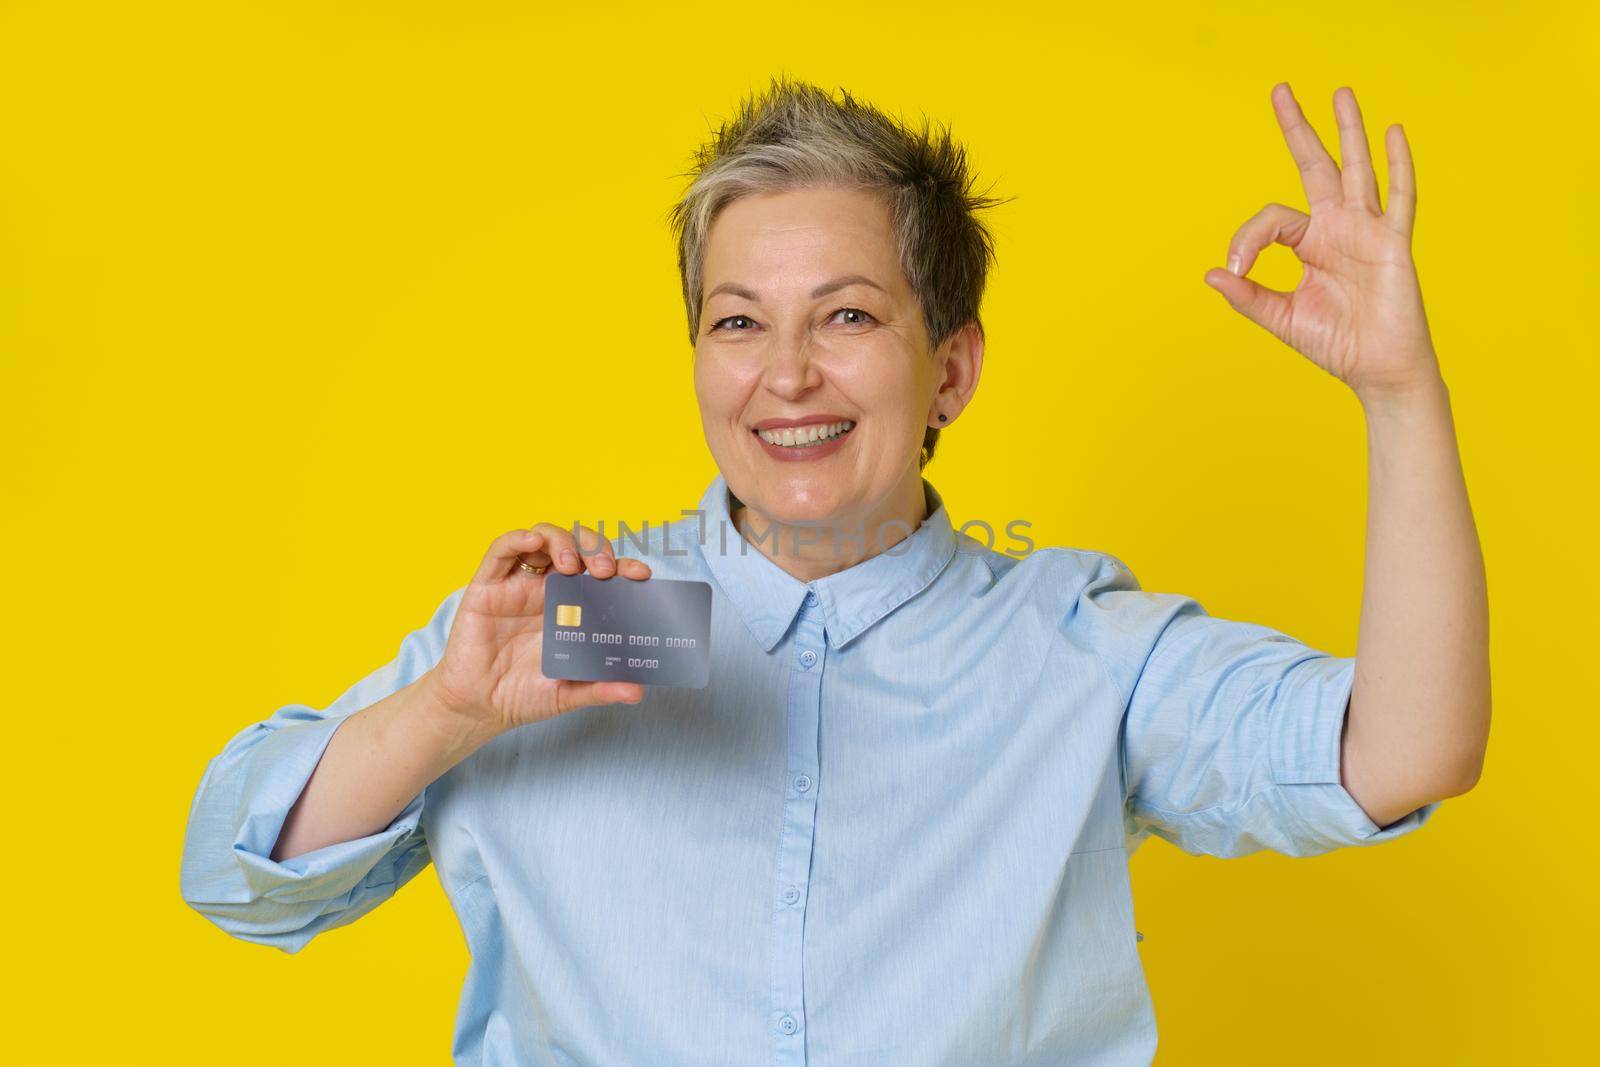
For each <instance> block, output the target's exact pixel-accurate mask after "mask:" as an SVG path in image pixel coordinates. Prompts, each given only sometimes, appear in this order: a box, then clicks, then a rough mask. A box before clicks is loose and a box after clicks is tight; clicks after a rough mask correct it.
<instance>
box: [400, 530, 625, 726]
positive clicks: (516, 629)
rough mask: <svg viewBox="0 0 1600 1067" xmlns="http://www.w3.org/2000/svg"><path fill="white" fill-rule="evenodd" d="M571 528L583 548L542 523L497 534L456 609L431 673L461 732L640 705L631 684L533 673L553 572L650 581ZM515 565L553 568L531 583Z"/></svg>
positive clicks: (600, 542) (594, 537) (605, 544)
mask: <svg viewBox="0 0 1600 1067" xmlns="http://www.w3.org/2000/svg"><path fill="white" fill-rule="evenodd" d="M576 530H577V532H578V534H579V535H581V540H580V539H579V538H575V537H574V536H573V530H564V529H562V528H561V527H559V526H556V525H554V524H552V523H548V522H541V523H539V524H538V525H537V526H534V527H532V528H531V529H527V530H511V531H509V532H507V533H504V534H501V535H500V536H499V537H497V538H495V539H494V542H493V543H492V544H490V545H489V551H488V552H487V553H485V554H484V557H483V562H482V563H480V564H479V565H478V571H477V573H476V574H474V575H473V576H472V581H471V582H470V583H469V584H468V585H467V588H466V592H465V593H463V594H462V597H461V602H460V604H459V605H458V606H457V608H456V615H455V619H454V621H453V622H452V623H451V625H450V636H449V638H448V639H447V640H446V642H445V650H444V654H443V655H442V656H441V657H440V659H439V662H438V663H437V664H435V665H434V667H433V668H432V670H430V671H429V676H430V680H431V683H432V690H433V694H434V697H435V698H436V700H437V701H438V702H439V703H440V704H441V705H442V706H443V707H444V708H446V709H447V710H448V711H450V712H452V713H454V714H455V715H456V716H459V717H461V718H462V719H464V720H466V722H467V723H468V725H470V726H472V727H474V728H483V729H486V730H487V731H488V732H490V733H495V734H498V733H500V732H503V731H505V730H509V729H511V728H513V727H516V726H521V725H523V724H525V723H532V722H540V721H542V720H544V719H550V718H554V717H555V716H557V715H561V714H564V713H566V712H569V711H573V710H576V709H577V708H583V707H588V706H590V705H593V704H637V703H638V702H639V701H641V700H643V699H644V686H643V685H640V684H639V683H638V682H574V681H567V680H558V679H554V678H546V677H545V676H544V672H543V670H541V669H540V656H541V654H542V652H543V646H544V587H545V578H546V577H548V576H549V574H550V573H551V572H553V571H560V572H561V573H562V574H577V573H579V572H580V571H585V570H586V571H588V573H589V574H591V575H593V576H594V577H595V578H601V579H610V578H614V577H617V576H621V577H623V578H626V579H629V580H633V581H642V580H643V579H645V578H648V577H650V565H649V564H647V563H645V562H644V561H643V560H639V559H617V558H616V556H615V554H614V553H613V552H612V550H611V542H610V540H609V539H607V538H605V537H602V536H600V535H599V534H598V533H596V532H595V531H594V530H592V529H590V528H589V527H587V526H578V527H577V528H576ZM586 545H587V546H589V547H588V548H585V547H584V546H586ZM518 560H526V561H527V562H528V563H529V564H530V565H531V566H535V567H539V566H548V567H549V568H550V570H547V571H546V572H545V573H544V574H539V575H536V574H533V573H531V572H529V571H527V570H524V569H523V568H521V567H519V566H517V562H518Z"/></svg>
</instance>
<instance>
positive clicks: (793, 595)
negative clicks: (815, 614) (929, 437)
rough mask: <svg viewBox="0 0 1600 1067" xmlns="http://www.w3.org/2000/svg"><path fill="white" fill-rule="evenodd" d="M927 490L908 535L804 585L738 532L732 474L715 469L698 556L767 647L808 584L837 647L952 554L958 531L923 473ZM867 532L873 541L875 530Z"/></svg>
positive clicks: (924, 583) (923, 584) (906, 596)
mask: <svg viewBox="0 0 1600 1067" xmlns="http://www.w3.org/2000/svg"><path fill="white" fill-rule="evenodd" d="M922 489H923V493H924V494H925V497H926V500H927V504H928V517H927V518H926V519H924V520H923V521H922V525H920V526H919V527H917V529H916V530H914V531H913V532H912V533H911V536H909V537H907V538H904V539H903V540H901V541H899V542H897V543H896V544H894V545H892V546H891V547H890V548H889V549H888V550H887V551H882V552H879V553H878V554H877V555H875V556H872V557H870V558H868V559H866V560H863V561H862V562H860V563H857V564H856V565H854V566H853V567H847V568H845V569H844V570H842V571H837V572H835V573H833V574H830V575H827V576H826V577H823V578H818V579H816V580H814V581H812V582H810V583H806V582H802V581H800V580H799V579H797V578H795V577H794V576H793V575H791V574H789V573H788V572H787V571H785V570H784V569H783V568H782V567H779V566H778V565H777V564H776V563H774V562H772V560H770V559H768V558H767V557H766V556H765V555H764V554H763V553H762V551H761V549H760V548H758V547H756V546H755V545H753V544H751V543H750V542H748V541H746V540H745V539H744V536H743V535H742V534H740V533H739V530H738V528H737V527H735V526H734V524H733V518H732V513H731V494H730V493H729V491H728V483H727V480H726V479H725V478H724V477H723V476H722V475H721V474H718V475H717V476H716V477H715V478H713V479H712V481H711V485H710V486H709V487H708V488H707V489H706V491H705V495H704V496H702V497H701V498H700V514H701V515H702V516H703V523H704V525H703V526H702V528H701V536H700V538H699V550H700V554H701V556H702V557H703V558H704V559H705V562H706V567H707V568H708V569H709V570H710V572H711V575H712V577H713V578H715V579H716V582H717V585H718V586H719V587H720V588H721V589H722V592H723V593H724V594H725V595H726V596H727V597H728V599H729V600H730V601H732V602H733V605H734V607H735V608H737V609H738V612H739V615H740V617H741V618H743V620H744V624H745V626H746V627H748V628H749V630H750V632H751V633H752V634H753V635H754V636H755V639H756V640H757V641H758V642H759V643H760V644H761V647H762V648H763V649H764V650H765V651H767V652H771V651H772V650H773V648H775V647H776V646H777V644H778V642H779V641H781V640H782V639H783V635H784V634H785V633H787V632H788V631H789V627H790V625H791V624H792V623H793V622H794V618H795V615H796V614H797V613H798V612H799V611H800V607H801V605H802V604H803V603H804V602H805V597H806V592H807V591H808V590H815V591H816V594H817V604H818V606H819V607H820V608H821V609H822V618H823V624H824V626H825V628H826V629H827V635H828V643H829V644H830V645H832V646H833V647H835V648H838V647H840V646H842V645H845V644H847V643H849V642H850V641H853V640H854V639H855V638H856V637H858V636H860V635H861V634H862V633H863V632H864V631H865V630H866V629H867V628H868V627H870V626H871V625H872V624H873V623H875V622H877V621H878V620H879V619H881V618H883V617H884V616H885V615H887V614H889V612H891V611H893V610H894V609H895V608H897V607H899V606H900V605H901V604H903V603H905V602H906V601H907V600H910V599H911V598H912V597H913V596H916V595H917V594H918V593H920V592H921V591H922V590H923V589H926V588H927V587H928V585H929V584H931V583H932V582H933V580H934V579H935V578H937V577H938V576H939V573H940V572H941V571H942V570H944V567H945V565H946V564H947V563H949V562H950V557H951V556H953V555H954V554H955V545H956V543H955V533H954V531H953V530H952V529H951V526H950V515H949V513H948V512H947V511H946V510H945V506H944V500H943V498H942V497H940V496H939V493H938V492H937V491H936V490H935V489H934V488H933V486H932V485H930V484H929V483H928V481H927V480H926V479H923V482H922ZM867 536H868V538H869V542H870V539H871V538H872V534H871V532H870V531H869V533H868V535H867Z"/></svg>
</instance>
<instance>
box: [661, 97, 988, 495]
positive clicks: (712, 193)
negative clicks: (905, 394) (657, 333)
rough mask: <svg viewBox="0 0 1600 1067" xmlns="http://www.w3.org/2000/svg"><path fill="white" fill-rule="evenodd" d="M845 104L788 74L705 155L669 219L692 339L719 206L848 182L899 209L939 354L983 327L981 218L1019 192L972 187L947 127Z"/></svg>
mask: <svg viewBox="0 0 1600 1067" xmlns="http://www.w3.org/2000/svg"><path fill="white" fill-rule="evenodd" d="M839 93H840V99H838V100H835V99H834V98H833V96H832V95H831V94H830V93H828V92H826V91H824V90H823V89H821V88H818V87H817V86H815V85H811V84H808V83H806V82H803V81H799V80H796V79H791V78H789V77H787V76H785V75H782V74H779V75H777V76H775V77H773V79H772V83H771V85H770V86H769V87H768V88H767V90H766V91H765V93H762V94H758V95H756V96H754V97H750V98H746V99H745V100H744V101H743V102H742V103H741V104H740V105H739V109H738V113H737V114H736V115H735V116H734V118H733V119H731V120H730V121H727V122H724V123H723V124H722V126H721V127H720V128H719V129H718V130H717V131H716V133H715V135H714V136H713V137H712V138H711V140H709V141H708V142H706V143H705V144H703V145H701V146H700V148H698V149H697V150H696V151H695V154H694V167H693V168H692V169H691V170H689V171H686V172H683V173H682V174H680V175H679V177H689V178H692V179H693V180H692V181H691V183H690V185H689V187H688V189H686V190H685V191H684V194H683V196H682V198H681V199H680V200H679V201H678V203H677V204H676V205H674V206H673V208H672V211H671V213H670V215H669V223H670V225H671V228H672V232H673V235H674V237H675V238H676V240H677V244H678V272H679V274H680V275H681V278H682V282H683V300H684V305H685V307H686V309H687V310H688V313H689V343H690V344H691V345H692V344H694V343H695V339H696V338H697V337H698V336H699V333H700V310H701V302H702V294H703V291H704V281H703V279H702V266H703V264H704V262H705V247H706V237H707V234H708V233H709V232H710V230H711V224H712V222H713V221H714V220H715V219H716V217H717V215H718V213H719V212H720V211H721V210H722V209H723V208H725V207H726V206H727V205H728V204H730V203H732V202H733V201H734V200H737V199H738V198H739V197H742V196H748V195H752V194H757V193H771V192H783V191H788V190H792V189H797V188H805V187H810V186H821V185H838V186H844V187H846V188H861V189H872V190H877V191H880V192H882V193H883V194H884V196H885V199H886V201H887V203H888V207H889V216H890V224H891V226H892V228H893V233H894V235H895V239H896V241H897V242H898V245H899V253H900V265H901V268H902V269H903V270H904V271H905V276H906V280H907V281H908V282H909V283H910V285H911V288H912V290H913V291H914V292H915V293H916V294H917V299H918V301H919V302H920V303H921V306H922V318H923V324H924V325H925V327H926V328H927V332H928V343H929V346H930V349H931V350H937V349H938V347H939V346H940V345H941V344H943V343H944V342H945V340H946V339H947V338H949V337H950V335H951V334H953V333H955V332H956V330H958V329H960V328H961V326H962V325H964V324H965V323H967V322H969V321H972V322H976V323H977V325H978V329H979V330H980V331H982V329H983V320H982V318H981V317H980V316H979V313H978V310H979V305H980V304H981V303H982V301H983V288H984V282H985V280H986V278H987V276H988V272H989V267H990V265H991V264H992V263H993V262H994V239H993V237H992V236H991V234H990V232H989V230H988V228H987V227H986V226H985V225H984V224H983V222H982V221H980V220H979V219H978V218H977V215H976V213H977V212H978V211H979V210H981V209H983V208H988V207H993V206H996V205H998V204H1001V203H1004V202H1005V201H1006V200H1011V199H1014V198H1013V197H1005V198H1001V199H995V198H991V197H988V196H983V195H977V194H974V193H973V192H972V183H973V176H972V175H970V174H969V173H968V171H967V163H966V152H965V150H964V149H963V148H962V146H961V145H960V144H959V143H957V142H955V141H954V140H952V139H951V136H950V130H949V127H948V126H941V127H940V128H939V129H938V131H937V133H935V132H934V131H933V130H932V129H931V128H930V123H929V121H928V119H927V117H926V116H924V117H923V120H922V128H921V129H920V131H918V130H912V129H910V128H909V127H908V126H906V125H905V124H904V123H903V122H901V121H899V120H897V119H891V118H890V117H889V116H887V115H885V114H884V113H883V112H881V111H879V110H878V109H877V108H875V107H873V106H871V105H870V104H867V103H865V102H862V101H860V100H857V99H855V98H854V97H852V96H851V95H850V93H849V92H848V91H846V90H844V89H842V88H841V89H840V90H839ZM938 439H939V431H938V430H937V429H934V428H933V427H929V428H928V430H927V432H926V434H925V435H924V437H923V444H922V459H921V462H922V465H923V466H927V464H928V461H929V460H931V459H932V458H933V451H934V446H935V444H936V443H937V442H938Z"/></svg>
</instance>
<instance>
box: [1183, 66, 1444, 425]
mask: <svg viewBox="0 0 1600 1067" xmlns="http://www.w3.org/2000/svg"><path fill="white" fill-rule="evenodd" d="M1272 107H1273V110H1274V111H1275V112H1276V113H1277V117H1278V125H1279V126H1280V127H1281V128H1282V129H1283V136H1284V139H1285V140H1286V141H1287V142H1288V144H1289V151H1290V153H1291V154H1293V156H1294V159H1295V162H1296V163H1297V164H1298V165H1299V167H1300V178H1301V182H1302V184H1303V185H1304V186H1305V191H1306V200H1307V203H1308V206H1309V207H1310V209H1311V213H1310V214H1309V215H1308V214H1306V213H1305V212H1303V211H1297V210H1295V209H1294V208H1291V207H1287V206H1285V205H1283V204H1268V205H1267V206H1266V207H1264V208H1262V209H1261V210H1260V211H1259V212H1257V213H1256V214H1255V216H1254V217H1253V218H1251V219H1250V220H1249V221H1248V222H1246V223H1245V224H1244V225H1243V226H1241V227H1239V230H1238V232H1237V233H1235V234H1234V236H1233V240H1232V241H1231V242H1230V244H1229V246H1228V269H1227V270H1222V269H1219V268H1215V267H1213V268H1212V269H1211V270H1209V271H1207V272H1206V275H1205V281H1206V284H1207V285H1210V286H1211V287H1212V288H1214V289H1216V290H1217V291H1218V292H1220V293H1221V294H1222V295H1223V296H1224V297H1226V298H1227V300H1228V303H1229V304H1230V305H1232V306H1233V308H1234V310H1235V311H1238V312H1239V313H1240V314H1242V315H1244V316H1245V317H1246V318H1247V319H1249V320H1250V321H1252V322H1254V323H1256V324H1258V325H1260V326H1262V327H1264V328H1266V329H1267V330H1268V331H1270V332H1271V333H1272V334H1273V335H1274V336H1276V337H1277V338H1278V339H1279V340H1281V341H1283V342H1284V343H1285V344H1287V345H1289V346H1290V347H1291V348H1294V349H1295V350H1296V351H1298V352H1300V353H1301V354H1302V355H1304V356H1306V357H1307V358H1308V359H1310V360H1311V361H1312V362H1313V363H1315V364H1316V365H1317V366H1319V367H1321V368H1322V369H1323V370H1325V371H1327V372H1328V373H1329V374H1332V375H1333V376H1334V377H1336V378H1338V379H1339V380H1340V381H1342V382H1344V383H1345V384H1346V385H1348V386H1350V387H1351V388H1352V389H1353V390H1355V392H1356V394H1357V395H1358V396H1360V397H1361V398H1362V399H1363V401H1365V400H1367V399H1370V398H1371V397H1373V396H1376V395H1380V394H1388V393H1393V392H1405V391H1406V390H1408V389H1410V388H1413V387H1416V386H1423V385H1428V384H1431V383H1432V382H1433V381H1435V380H1436V379H1437V378H1438V376H1439V369H1438V362H1437V359H1436V357H1435V354H1434V351H1433V341H1432V339H1431V338H1430V336H1429V334H1428V320H1427V317H1426V316H1425V315H1424V313H1423V310H1422V290H1421V288H1420V287H1419V285H1418V283H1417V271H1416V266H1415V265H1414V264H1413V263H1412V259H1411V228H1412V218H1413V216H1414V214H1415V212H1416V201H1417V189H1416V178H1415V175H1414V173H1413V171H1412V166H1411V148H1410V145H1408V144H1407V142H1406V135H1405V132H1404V131H1403V130H1402V129H1401V128H1400V126H1399V125H1398V124H1395V125H1392V126H1390V127H1389V128H1388V129H1387V130H1386V131H1385V134H1384V149H1385V151H1386V153H1387V156H1388V163H1389V207H1388V210H1384V209H1383V208H1382V207H1381V206H1380V205H1379V203H1378V180H1377V177H1376V175H1375V174H1374V173H1373V169H1372V159H1371V156H1370V155H1369V154H1368V152H1367V135H1366V129H1365V127H1364V126H1363V124H1362V121H1361V110H1360V108H1359V107H1357V106H1356V97H1355V93H1354V92H1352V91H1351V90H1350V89H1349V88H1340V89H1338V90H1337V91H1335V93H1334V94H1333V110H1334V115H1335V117H1336V118H1337V119H1338V123H1339V155H1340V162H1341V163H1342V164H1343V166H1342V169H1341V167H1340V166H1339V165H1337V164H1335V163H1334V161H1333V159H1332V158H1331V157H1330V156H1329V155H1328V152H1327V150H1326V149H1324V148H1323V146H1322V142H1321V141H1320V140H1319V139H1318V137H1317V134H1316V132H1315V131H1314V130H1312V128H1311V127H1310V126H1309V125H1307V124H1306V118H1305V114H1304V113H1303V112H1302V111H1301V110H1300V104H1299V102H1298V101H1296V100H1295V98H1294V94H1293V93H1292V92H1290V90H1289V84H1288V83H1287V82H1280V83H1279V84H1278V85H1275V86H1273V88H1272ZM1272 242H1277V243H1279V244H1282V245H1286V246H1288V247H1289V248H1290V249H1291V250H1292V251H1293V252H1294V254H1295V255H1296V256H1297V257H1298V258H1299V259H1300V262H1301V263H1302V264H1303V265H1304V267H1305V273H1304V274H1303V275H1302V276H1301V278H1300V284H1299V285H1298V286H1297V287H1296V288H1295V290H1294V291H1293V292H1289V293H1283V292H1278V291H1277V290H1274V289H1268V288H1266V287H1265V286H1262V285H1260V284H1258V283H1256V282H1253V281H1251V280H1250V279H1249V278H1247V277H1246V276H1245V275H1247V274H1248V273H1249V271H1250V268H1251V266H1252V265H1253V264H1254V263H1255V261H1256V256H1257V255H1259V254H1260V252H1261V250H1262V249H1263V248H1265V247H1266V246H1267V245H1268V244H1270V243H1272Z"/></svg>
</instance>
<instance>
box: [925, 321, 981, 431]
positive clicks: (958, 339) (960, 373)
mask: <svg viewBox="0 0 1600 1067" xmlns="http://www.w3.org/2000/svg"><path fill="white" fill-rule="evenodd" d="M938 358H939V360H940V364H941V375H942V377H941V380H940V382H939V391H938V392H937V393H936V394H934V398H933V406H932V407H931V408H930V409H929V410H928V425H929V426H932V427H934V428H935V429H937V428H939V427H942V426H948V425H950V424H951V423H952V422H954V421H955V419H956V416H957V415H959V414H961V411H962V409H964V408H965V407H966V406H967V405H968V404H969V403H971V402H972V394H974V393H976V392H977V391H978V377H979V375H981V374H982V373H983V327H981V326H979V325H978V323H977V320H975V319H974V320H970V321H968V322H967V323H966V324H965V325H963V326H962V327H961V328H960V329H958V330H957V331H956V332H955V333H953V334H951V335H950V336H949V337H948V338H947V339H946V340H945V342H944V344H942V345H940V346H939V357H938Z"/></svg>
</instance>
